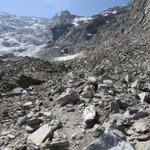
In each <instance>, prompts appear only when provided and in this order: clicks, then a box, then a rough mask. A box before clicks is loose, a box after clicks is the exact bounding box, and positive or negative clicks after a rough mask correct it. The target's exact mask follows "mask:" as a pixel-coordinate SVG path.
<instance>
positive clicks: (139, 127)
mask: <svg viewBox="0 0 150 150" xmlns="http://www.w3.org/2000/svg"><path fill="white" fill-rule="evenodd" d="M132 127H133V129H134V130H135V131H136V132H138V133H145V132H148V131H150V120H149V119H142V120H139V121H137V122H135V123H134V124H133V126H132Z"/></svg>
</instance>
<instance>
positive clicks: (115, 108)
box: [110, 102, 119, 113]
mask: <svg viewBox="0 0 150 150" xmlns="http://www.w3.org/2000/svg"><path fill="white" fill-rule="evenodd" d="M110 111H111V112H113V113H119V105H118V103H117V102H111V103H110Z"/></svg>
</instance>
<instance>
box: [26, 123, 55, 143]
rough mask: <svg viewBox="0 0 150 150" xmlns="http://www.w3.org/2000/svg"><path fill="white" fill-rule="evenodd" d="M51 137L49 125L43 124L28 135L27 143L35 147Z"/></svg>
mask: <svg viewBox="0 0 150 150" xmlns="http://www.w3.org/2000/svg"><path fill="white" fill-rule="evenodd" d="M50 136H52V128H51V126H49V124H44V125H43V126H41V127H40V128H39V129H38V130H36V131H35V132H33V133H32V134H30V135H29V137H28V139H27V141H28V143H30V142H32V143H34V144H35V145H41V144H42V142H44V141H45V140H46V139H47V138H48V137H50Z"/></svg>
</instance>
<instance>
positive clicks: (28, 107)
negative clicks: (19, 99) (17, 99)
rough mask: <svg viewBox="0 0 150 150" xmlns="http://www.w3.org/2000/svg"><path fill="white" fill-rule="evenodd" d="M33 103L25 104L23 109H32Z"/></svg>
mask: <svg viewBox="0 0 150 150" xmlns="http://www.w3.org/2000/svg"><path fill="white" fill-rule="evenodd" d="M32 105H33V103H32V102H31V101H29V102H27V103H25V104H23V105H22V108H23V109H30V108H31V107H32Z"/></svg>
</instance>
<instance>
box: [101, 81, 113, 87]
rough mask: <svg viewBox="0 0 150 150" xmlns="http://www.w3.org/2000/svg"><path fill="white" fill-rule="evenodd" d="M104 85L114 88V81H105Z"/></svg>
mask: <svg viewBox="0 0 150 150" xmlns="http://www.w3.org/2000/svg"><path fill="white" fill-rule="evenodd" d="M103 84H106V85H107V86H108V87H113V81H112V80H103Z"/></svg>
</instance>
